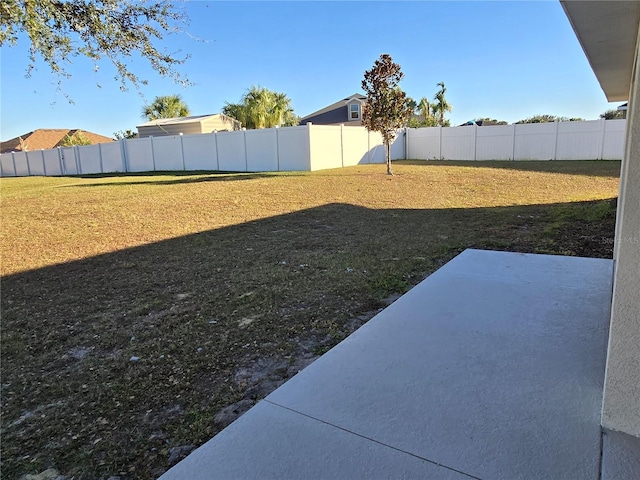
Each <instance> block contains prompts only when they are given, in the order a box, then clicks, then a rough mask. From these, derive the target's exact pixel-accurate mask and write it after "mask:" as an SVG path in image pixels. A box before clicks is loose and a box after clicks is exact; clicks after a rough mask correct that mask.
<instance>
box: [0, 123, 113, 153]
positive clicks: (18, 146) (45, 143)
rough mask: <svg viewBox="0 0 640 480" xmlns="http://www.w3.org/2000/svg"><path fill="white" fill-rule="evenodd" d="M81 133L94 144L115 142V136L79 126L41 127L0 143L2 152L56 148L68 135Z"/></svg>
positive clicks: (0, 151)
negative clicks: (81, 128)
mask: <svg viewBox="0 0 640 480" xmlns="http://www.w3.org/2000/svg"><path fill="white" fill-rule="evenodd" d="M79 133H82V136H83V137H84V138H86V139H88V140H89V141H91V143H92V144H95V143H108V142H113V138H110V137H105V136H104V135H98V134H97V133H92V132H87V131H86V130H80V129H77V128H75V129H68V128H40V129H38V130H34V131H33V132H29V133H25V134H24V135H20V136H19V137H16V138H12V139H11V140H7V141H6V142H2V143H1V144H0V153H10V152H23V151H29V150H31V151H33V150H43V149H44V150H48V149H50V148H56V147H59V146H60V144H61V143H62V141H63V140H64V138H65V137H66V136H67V135H69V136H70V137H73V136H74V135H76V134H79Z"/></svg>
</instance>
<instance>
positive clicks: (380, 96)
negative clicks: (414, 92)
mask: <svg viewBox="0 0 640 480" xmlns="http://www.w3.org/2000/svg"><path fill="white" fill-rule="evenodd" d="M402 77H404V74H403V73H402V71H401V70H400V65H398V64H397V63H394V62H393V59H392V58H391V55H388V54H386V53H383V54H382V55H380V58H379V59H378V60H376V61H375V63H374V64H373V68H372V69H371V70H367V71H366V72H364V80H362V89H363V90H364V92H365V94H366V95H367V103H366V104H365V106H364V109H363V112H362V124H363V125H364V126H365V127H366V128H367V130H370V131H371V130H373V131H375V132H380V134H381V135H382V139H383V142H384V146H385V158H386V161H387V173H388V174H389V175H393V172H392V171H391V142H392V141H393V140H394V139H395V138H396V130H397V129H399V128H401V127H402V126H403V125H405V123H406V122H407V119H408V118H409V117H410V116H411V114H412V112H413V108H412V106H411V103H410V99H408V97H407V95H406V93H404V92H403V91H402V90H401V89H400V87H399V86H398V83H399V82H400V80H402Z"/></svg>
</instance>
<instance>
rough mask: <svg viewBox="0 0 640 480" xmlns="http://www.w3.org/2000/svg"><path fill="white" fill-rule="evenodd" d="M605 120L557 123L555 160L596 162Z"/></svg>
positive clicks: (600, 148)
mask: <svg viewBox="0 0 640 480" xmlns="http://www.w3.org/2000/svg"><path fill="white" fill-rule="evenodd" d="M603 122H605V120H594V121H590V122H560V123H558V138H557V140H556V154H555V159H556V160H596V159H598V158H600V153H601V150H602V140H603V134H604V125H603Z"/></svg>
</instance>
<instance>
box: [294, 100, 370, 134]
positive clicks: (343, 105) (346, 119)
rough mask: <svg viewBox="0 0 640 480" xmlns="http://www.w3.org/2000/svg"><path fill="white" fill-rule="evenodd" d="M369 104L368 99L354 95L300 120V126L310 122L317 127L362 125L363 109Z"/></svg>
mask: <svg viewBox="0 0 640 480" xmlns="http://www.w3.org/2000/svg"><path fill="white" fill-rule="evenodd" d="M365 103H367V97H366V96H364V95H362V94H360V93H354V94H353V95H351V96H349V97H347V98H343V99H342V100H338V101H337V102H336V103H332V104H331V105H329V106H328V107H324V108H323V109H321V110H318V111H317V112H313V113H312V114H310V115H307V116H306V117H302V118H301V119H300V125H306V124H307V123H308V122H311V123H314V124H316V125H340V124H341V123H344V124H345V125H350V126H351V125H354V126H360V125H362V107H363V106H364V104H365Z"/></svg>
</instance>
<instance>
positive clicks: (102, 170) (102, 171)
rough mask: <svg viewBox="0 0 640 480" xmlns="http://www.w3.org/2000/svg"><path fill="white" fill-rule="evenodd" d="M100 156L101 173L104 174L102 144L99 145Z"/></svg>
mask: <svg viewBox="0 0 640 480" xmlns="http://www.w3.org/2000/svg"><path fill="white" fill-rule="evenodd" d="M98 156H99V157H100V173H104V166H103V164H102V144H101V143H99V144H98Z"/></svg>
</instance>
